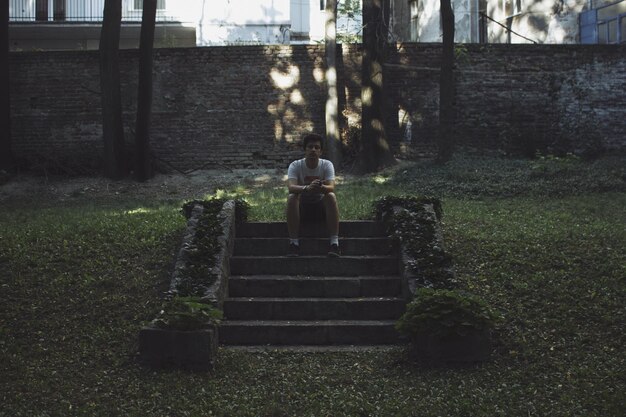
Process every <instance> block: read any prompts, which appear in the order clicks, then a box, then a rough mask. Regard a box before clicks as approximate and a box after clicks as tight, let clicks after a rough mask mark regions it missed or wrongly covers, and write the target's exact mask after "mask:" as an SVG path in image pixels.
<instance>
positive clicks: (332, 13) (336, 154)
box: [325, 0, 341, 167]
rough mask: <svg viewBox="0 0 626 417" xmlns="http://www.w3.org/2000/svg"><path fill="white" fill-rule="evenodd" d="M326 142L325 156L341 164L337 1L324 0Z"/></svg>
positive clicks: (336, 164)
mask: <svg viewBox="0 0 626 417" xmlns="http://www.w3.org/2000/svg"><path fill="white" fill-rule="evenodd" d="M325 27H326V35H325V41H326V48H325V52H326V88H327V96H326V142H327V156H328V159H330V160H331V161H332V162H333V164H334V165H335V166H337V167H338V166H339V165H340V164H341V144H340V139H339V98H338V94H337V63H336V60H337V0H326V26H325Z"/></svg>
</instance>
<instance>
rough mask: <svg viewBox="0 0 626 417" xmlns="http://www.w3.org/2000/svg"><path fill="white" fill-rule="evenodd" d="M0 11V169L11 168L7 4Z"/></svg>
mask: <svg viewBox="0 0 626 417" xmlns="http://www.w3.org/2000/svg"><path fill="white" fill-rule="evenodd" d="M1 9H2V10H0V13H1V16H0V18H1V19H2V23H0V25H2V26H1V27H0V43H2V46H1V48H2V49H1V50H2V52H1V54H2V56H1V57H0V169H3V170H8V169H10V168H12V166H13V154H12V151H11V97H10V92H11V91H10V87H9V85H10V83H9V77H10V73H9V2H8V1H7V2H4V3H3V4H2V7H1Z"/></svg>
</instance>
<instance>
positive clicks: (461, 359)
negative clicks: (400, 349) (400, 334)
mask: <svg viewBox="0 0 626 417" xmlns="http://www.w3.org/2000/svg"><path fill="white" fill-rule="evenodd" d="M491 349H492V343H491V333H490V332H489V331H487V330H484V331H475V332H470V333H468V334H466V335H463V336H462V335H458V334H453V335H448V336H439V335H434V334H425V335H417V336H414V337H412V338H411V351H410V355H411V358H412V359H414V360H416V361H418V362H424V363H433V364H445V363H471V362H484V361H486V360H487V359H489V356H490V355H491Z"/></svg>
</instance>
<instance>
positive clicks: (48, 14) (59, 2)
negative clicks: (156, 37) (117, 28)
mask: <svg viewBox="0 0 626 417" xmlns="http://www.w3.org/2000/svg"><path fill="white" fill-rule="evenodd" d="M169 1H174V0H169ZM142 5H143V0H122V21H124V22H140V21H141V14H142ZM103 10H104V0H9V21H10V22H51V23H66V22H76V23H81V22H101V21H102V12H103ZM156 20H157V21H158V22H166V21H175V20H177V19H176V18H175V17H174V16H172V15H171V14H168V11H167V8H166V0H157V16H156Z"/></svg>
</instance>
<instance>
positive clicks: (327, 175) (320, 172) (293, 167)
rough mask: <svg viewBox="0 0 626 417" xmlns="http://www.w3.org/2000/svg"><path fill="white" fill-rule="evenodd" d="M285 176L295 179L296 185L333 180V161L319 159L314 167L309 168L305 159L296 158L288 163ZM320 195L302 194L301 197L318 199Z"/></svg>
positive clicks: (309, 199) (308, 199) (310, 199)
mask: <svg viewBox="0 0 626 417" xmlns="http://www.w3.org/2000/svg"><path fill="white" fill-rule="evenodd" d="M287 178H288V179H290V180H296V181H297V182H298V185H308V184H311V183H312V182H313V181H315V180H322V181H334V180H335V167H334V166H333V163H332V162H330V161H329V160H328V159H321V158H320V160H319V163H318V164H317V167H315V168H309V167H307V166H306V160H305V159H304V158H303V159H298V160H296V161H293V162H292V163H291V164H289V170H287ZM321 197H322V195H321V194H319V195H311V194H303V195H302V197H301V198H303V199H305V200H307V201H318V200H320V199H321Z"/></svg>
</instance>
